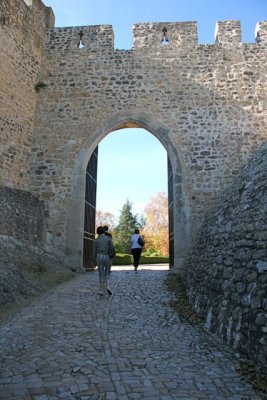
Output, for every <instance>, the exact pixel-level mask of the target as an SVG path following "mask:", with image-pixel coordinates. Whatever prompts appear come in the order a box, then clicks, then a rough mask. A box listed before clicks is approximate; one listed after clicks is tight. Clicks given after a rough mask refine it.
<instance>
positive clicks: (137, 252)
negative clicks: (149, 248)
mask: <svg viewBox="0 0 267 400" xmlns="http://www.w3.org/2000/svg"><path fill="white" fill-rule="evenodd" d="M141 253H142V249H132V255H133V259H134V262H133V265H134V267H135V269H137V267H138V265H139V261H140V257H141Z"/></svg>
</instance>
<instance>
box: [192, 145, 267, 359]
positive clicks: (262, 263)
mask: <svg viewBox="0 0 267 400" xmlns="http://www.w3.org/2000/svg"><path fill="white" fill-rule="evenodd" d="M266 198H267V143H266V144H265V145H263V146H262V147H261V149H260V150H259V151H258V153H257V154H256V156H255V157H253V158H252V160H251V161H250V163H249V164H248V165H247V166H246V167H245V168H243V169H242V170H241V172H240V174H239V175H238V177H237V178H236V179H235V180H234V182H233V184H232V185H231V186H230V188H229V189H228V190H227V191H226V193H225V194H224V196H223V197H222V199H221V200H220V201H218V206H217V209H216V212H215V213H214V214H211V215H210V216H209V218H207V220H206V221H205V224H204V226H203V227H202V229H201V231H200V232H199V235H198V238H197V239H196V241H195V242H194V243H193V244H192V248H191V250H190V253H189V256H188V259H187V262H186V265H185V270H186V278H187V288H188V294H189V298H190V300H191V302H192V304H193V305H194V306H195V308H196V310H197V311H198V312H199V313H201V314H202V315H203V316H205V318H206V327H207V328H208V329H209V330H211V331H213V332H216V333H217V334H218V335H220V336H221V337H223V339H224V340H225V341H227V343H228V344H230V345H231V346H233V347H234V348H235V349H237V350H239V351H240V350H241V351H242V352H243V353H245V354H248V355H249V356H250V357H251V358H252V359H254V360H255V361H257V362H260V363H262V365H265V366H266V358H267V352H266V351H267V346H266V343H267V318H266V309H267V299H266V289H267V246H266V243H267V221H266V216H267V203H266ZM200 281H201V285H199V282H200Z"/></svg>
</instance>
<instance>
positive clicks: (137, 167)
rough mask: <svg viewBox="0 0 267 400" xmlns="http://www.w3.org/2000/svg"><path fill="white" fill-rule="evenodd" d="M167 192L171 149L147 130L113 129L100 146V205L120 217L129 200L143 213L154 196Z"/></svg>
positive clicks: (136, 210)
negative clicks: (168, 161) (168, 151)
mask: <svg viewBox="0 0 267 400" xmlns="http://www.w3.org/2000/svg"><path fill="white" fill-rule="evenodd" d="M158 192H166V193H167V152H166V150H165V149H164V147H163V146H162V144H161V143H160V142H159V140H158V139H157V138H155V136H153V135H152V134H151V133H149V132H148V131H146V130H145V129H137V128H133V129H121V130H118V131H115V132H111V133H110V134H109V135H108V136H106V137H105V138H104V139H103V140H102V141H101V142H100V143H99V146H98V176H97V196H96V199H97V200H96V208H97V209H98V210H101V211H107V212H110V213H111V214H113V215H114V216H115V218H118V216H119V213H120V210H121V208H122V206H123V204H124V203H125V201H126V200H127V199H128V200H129V201H130V202H131V203H132V207H133V213H134V214H138V215H141V214H143V213H144V207H145V205H146V204H147V202H148V201H149V199H150V197H154V196H155V195H156V194H157V193H158Z"/></svg>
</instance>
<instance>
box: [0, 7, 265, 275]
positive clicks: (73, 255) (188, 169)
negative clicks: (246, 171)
mask: <svg viewBox="0 0 267 400" xmlns="http://www.w3.org/2000/svg"><path fill="white" fill-rule="evenodd" d="M1 12H2V14H3V16H2V17H3V18H2V24H0V35H1V49H0V52H1V54H2V57H1V65H0V74H1V75H0V90H1V94H2V96H0V109H1V113H0V130H1V134H0V180H1V181H0V182H1V187H0V190H1V194H2V193H3V196H2V197H0V205H1V207H0V209H1V210H4V211H2V214H3V215H1V217H2V218H1V221H3V222H2V224H1V226H0V233H1V234H3V235H13V236H14V237H15V238H18V239H20V238H21V237H24V236H23V233H22V232H21V231H20V229H19V228H20V227H21V226H24V227H25V230H26V231H27V232H29V236H28V239H27V240H28V241H29V243H30V244H31V243H34V244H36V243H37V244H38V246H40V247H42V248H44V249H45V250H48V251H49V252H50V254H52V255H53V256H55V257H60V259H62V260H64V261H65V262H66V263H67V264H69V265H71V266H73V267H74V268H79V267H80V265H81V259H82V254H81V253H82V237H81V236H82V227H83V212H84V210H83V206H82V204H83V200H84V190H85V188H84V182H85V179H84V174H85V170H86V166H87V163H88V161H89V159H90V156H91V154H92V152H93V150H94V149H95V148H96V147H97V144H98V143H99V141H100V140H101V139H102V138H104V137H105V135H106V134H108V133H109V132H111V131H112V130H115V129H120V128H123V127H127V126H128V127H130V126H139V127H143V128H145V129H147V130H148V131H149V132H151V133H152V134H154V135H155V136H156V137H157V138H158V139H159V140H160V142H161V143H162V144H163V146H164V147H165V149H166V151H167V153H168V156H169V159H170V163H171V165H172V169H173V185H172V187H173V193H174V219H173V226H174V256H175V262H174V264H175V266H176V267H177V268H181V267H182V264H183V258H184V257H185V256H186V252H187V248H188V246H189V245H190V243H191V240H192V237H193V236H194V235H197V234H198V229H199V227H200V225H201V224H202V223H203V221H204V220H205V218H206V215H207V214H209V212H210V211H211V209H212V208H213V207H215V206H216V203H217V202H218V198H220V196H221V194H222V193H223V192H224V191H225V189H226V188H227V187H229V186H230V185H231V183H232V182H233V179H234V177H235V176H236V175H237V174H238V173H239V171H240V169H241V168H242V167H243V166H244V165H245V164H246V163H247V162H248V160H249V159H250V157H251V156H252V155H253V154H254V153H255V152H256V151H257V149H258V148H259V147H260V146H261V144H262V143H264V142H266V138H267V136H266V132H267V131H266V126H267V106H266V104H267V101H266V93H267V81H266V75H267V60H266V54H267V52H266V48H267V21H261V22H259V23H257V27H256V38H257V40H256V41H255V42H254V43H243V42H242V32H241V24H240V22H239V21H218V22H217V24H216V40H215V43H213V44H199V43H198V34H197V23H196V22H168V23H140V24H135V25H134V26H133V46H132V49H130V50H117V49H114V35H113V29H112V26H110V25H94V26H81V27H65V28H55V27H54V22H55V19H54V15H53V11H52V9H51V8H50V7H46V6H45V5H44V4H43V3H42V1H41V0H32V1H26V2H25V1H21V0H12V1H10V0H2V3H1ZM163 29H164V30H165V29H166V30H167V37H168V46H162V32H163ZM81 38H82V42H83V46H79V43H80V40H81ZM33 227H34V229H33Z"/></svg>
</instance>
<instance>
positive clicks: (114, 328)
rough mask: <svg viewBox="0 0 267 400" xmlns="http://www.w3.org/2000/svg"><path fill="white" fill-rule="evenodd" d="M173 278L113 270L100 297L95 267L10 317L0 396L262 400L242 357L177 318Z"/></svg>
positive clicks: (0, 335) (0, 330)
mask: <svg viewBox="0 0 267 400" xmlns="http://www.w3.org/2000/svg"><path fill="white" fill-rule="evenodd" d="M148 268H151V267H148ZM161 268H162V267H161ZM166 275H167V271H163V270H154V271H151V270H149V269H147V270H142V269H140V270H139V271H138V272H135V271H133V270H132V268H131V270H130V271H122V270H120V271H113V272H112V279H111V280H112V289H113V295H112V296H108V295H105V296H103V297H99V296H98V295H97V291H98V276H97V271H95V272H90V273H88V274H85V275H83V276H81V275H80V276H78V277H77V279H75V280H72V281H71V282H67V283H64V284H62V285H60V286H59V287H58V288H57V289H56V290H53V291H51V292H50V293H48V294H46V295H44V296H42V297H41V298H40V299H38V301H36V303H35V304H31V305H30V306H28V307H26V308H24V309H23V310H22V311H20V312H19V313H17V314H16V315H15V316H14V317H12V318H10V319H8V320H7V321H5V322H3V323H2V324H1V325H0V344H1V349H2V354H1V363H0V376H1V378H0V399H1V400H2V399H3V400H19V399H20V400H21V399H25V400H26V399H36V400H37V399H47V400H48V399H49V400H56V399H64V400H67V399H68V400H113V399H114V400H138V399H139V400H141V399H143V400H144V399H147V400H150V399H151V400H178V399H180V400H201V399H203V400H223V399H224V400H226V399H227V400H261V399H263V398H264V395H263V396H262V395H261V393H257V392H256V391H255V390H254V389H253V388H252V386H251V385H250V384H249V383H248V382H246V381H245V380H244V379H243V377H242V376H241V375H240V374H239V373H238V372H237V371H236V368H235V365H236V364H237V363H238V361H239V359H238V358H235V357H233V354H232V353H230V352H228V351H225V349H224V347H223V345H222V343H220V342H218V341H215V340H213V338H212V337H211V336H210V335H208V334H207V333H205V332H204V331H202V330H198V329H196V328H195V327H193V326H190V325H188V324H187V323H185V322H181V321H180V320H179V317H178V316H177V314H175V313H174V312H173V310H172V308H171V306H170V304H169V301H170V299H171V297H172V296H171V295H170V292H168V291H167V288H166V286H165V285H164V278H165V277H166Z"/></svg>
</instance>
